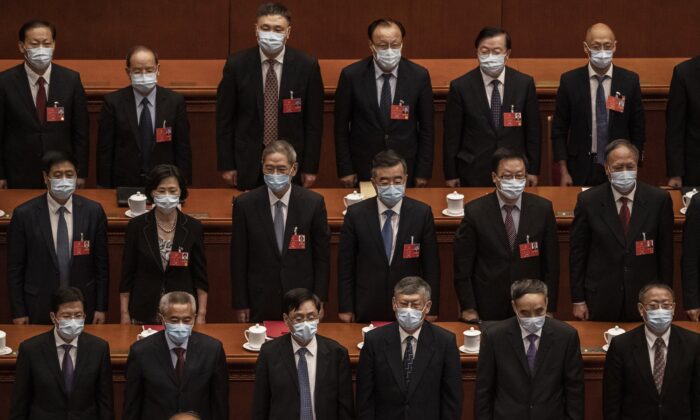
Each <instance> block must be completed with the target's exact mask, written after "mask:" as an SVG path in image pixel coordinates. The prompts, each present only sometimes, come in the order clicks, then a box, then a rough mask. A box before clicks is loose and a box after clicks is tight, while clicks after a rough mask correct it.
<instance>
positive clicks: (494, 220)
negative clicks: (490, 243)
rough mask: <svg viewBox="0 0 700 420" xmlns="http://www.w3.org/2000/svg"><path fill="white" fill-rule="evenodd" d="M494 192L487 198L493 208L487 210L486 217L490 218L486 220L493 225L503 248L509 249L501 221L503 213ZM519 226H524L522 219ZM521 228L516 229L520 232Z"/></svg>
mask: <svg viewBox="0 0 700 420" xmlns="http://www.w3.org/2000/svg"><path fill="white" fill-rule="evenodd" d="M496 194H497V193H496V192H495V191H494V192H492V193H491V197H490V198H489V200H490V201H491V206H492V208H493V209H494V211H489V212H487V214H486V217H487V218H490V219H491V220H488V221H487V223H489V224H490V225H491V226H494V228H495V232H494V234H495V235H496V236H497V237H498V241H500V242H501V244H502V245H503V249H505V250H510V243H509V242H508V234H507V233H506V225H505V223H504V222H503V214H502V212H501V208H500V205H499V202H498V197H497V196H496ZM521 217H522V212H521ZM520 226H524V225H523V222H522V219H521V220H520ZM520 230H521V229H518V232H520ZM507 253H508V254H511V253H512V251H508V252H507Z"/></svg>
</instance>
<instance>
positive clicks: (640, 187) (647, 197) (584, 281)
mask: <svg viewBox="0 0 700 420" xmlns="http://www.w3.org/2000/svg"><path fill="white" fill-rule="evenodd" d="M645 234H646V239H647V240H649V239H651V240H653V241H654V253H653V254H649V255H640V256H636V242H637V241H641V240H642V239H643V238H644V235H645ZM570 246H571V249H570V253H569V269H570V277H569V278H570V279H571V299H572V301H573V302H584V301H585V302H586V304H588V310H589V315H590V319H591V320H594V321H639V320H640V319H641V318H640V317H639V312H638V311H637V301H638V296H637V295H638V293H639V290H640V289H641V288H642V287H644V285H646V284H648V283H656V282H662V283H667V284H668V285H671V284H672V282H673V203H672V202H671V197H670V196H669V194H668V193H667V192H666V191H664V190H662V189H660V188H656V187H652V186H650V185H647V184H644V183H642V182H637V191H636V192H635V196H634V203H633V204H632V215H631V218H630V224H629V231H628V233H627V237H625V235H624V233H623V230H622V223H621V222H620V217H619V216H618V212H617V207H616V205H615V201H614V198H613V193H612V189H611V187H610V184H609V183H607V182H606V183H605V184H602V185H599V186H597V187H593V188H591V189H589V190H587V191H584V192H582V193H581V194H579V196H578V200H577V202H576V208H575V209H574V222H573V224H572V225H571V245H570Z"/></svg>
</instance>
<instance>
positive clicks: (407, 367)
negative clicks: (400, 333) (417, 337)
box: [403, 335, 413, 385]
mask: <svg viewBox="0 0 700 420" xmlns="http://www.w3.org/2000/svg"><path fill="white" fill-rule="evenodd" d="M412 370H413V336H411V335H409V336H408V337H406V350H405V351H404V352H403V379H404V381H405V382H406V385H408V384H409V383H410V382H411V371H412Z"/></svg>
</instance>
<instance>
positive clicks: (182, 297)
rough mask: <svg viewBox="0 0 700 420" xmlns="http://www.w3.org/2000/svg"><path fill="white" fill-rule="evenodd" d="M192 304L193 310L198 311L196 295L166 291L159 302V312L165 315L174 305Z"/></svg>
mask: <svg viewBox="0 0 700 420" xmlns="http://www.w3.org/2000/svg"><path fill="white" fill-rule="evenodd" d="M187 304H190V305H192V311H193V312H196V311H197V303H196V302H195V300H194V296H192V295H191V294H189V293H187V292H180V291H178V292H170V293H166V294H164V295H163V296H161V298H160V303H159V304H158V312H160V314H161V315H163V316H165V313H166V312H167V311H168V309H169V308H170V307H171V306H172V305H187Z"/></svg>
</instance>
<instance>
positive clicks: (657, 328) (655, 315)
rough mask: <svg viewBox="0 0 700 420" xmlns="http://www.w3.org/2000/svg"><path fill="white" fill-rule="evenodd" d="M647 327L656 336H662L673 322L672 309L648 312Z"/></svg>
mask: <svg viewBox="0 0 700 420" xmlns="http://www.w3.org/2000/svg"><path fill="white" fill-rule="evenodd" d="M646 313H647V316H646V320H645V321H646V325H647V328H649V329H650V330H651V331H653V332H654V333H656V334H662V333H664V332H666V330H667V329H668V327H669V326H671V322H672V321H673V310H672V309H661V308H659V309H654V310H651V311H646Z"/></svg>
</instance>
